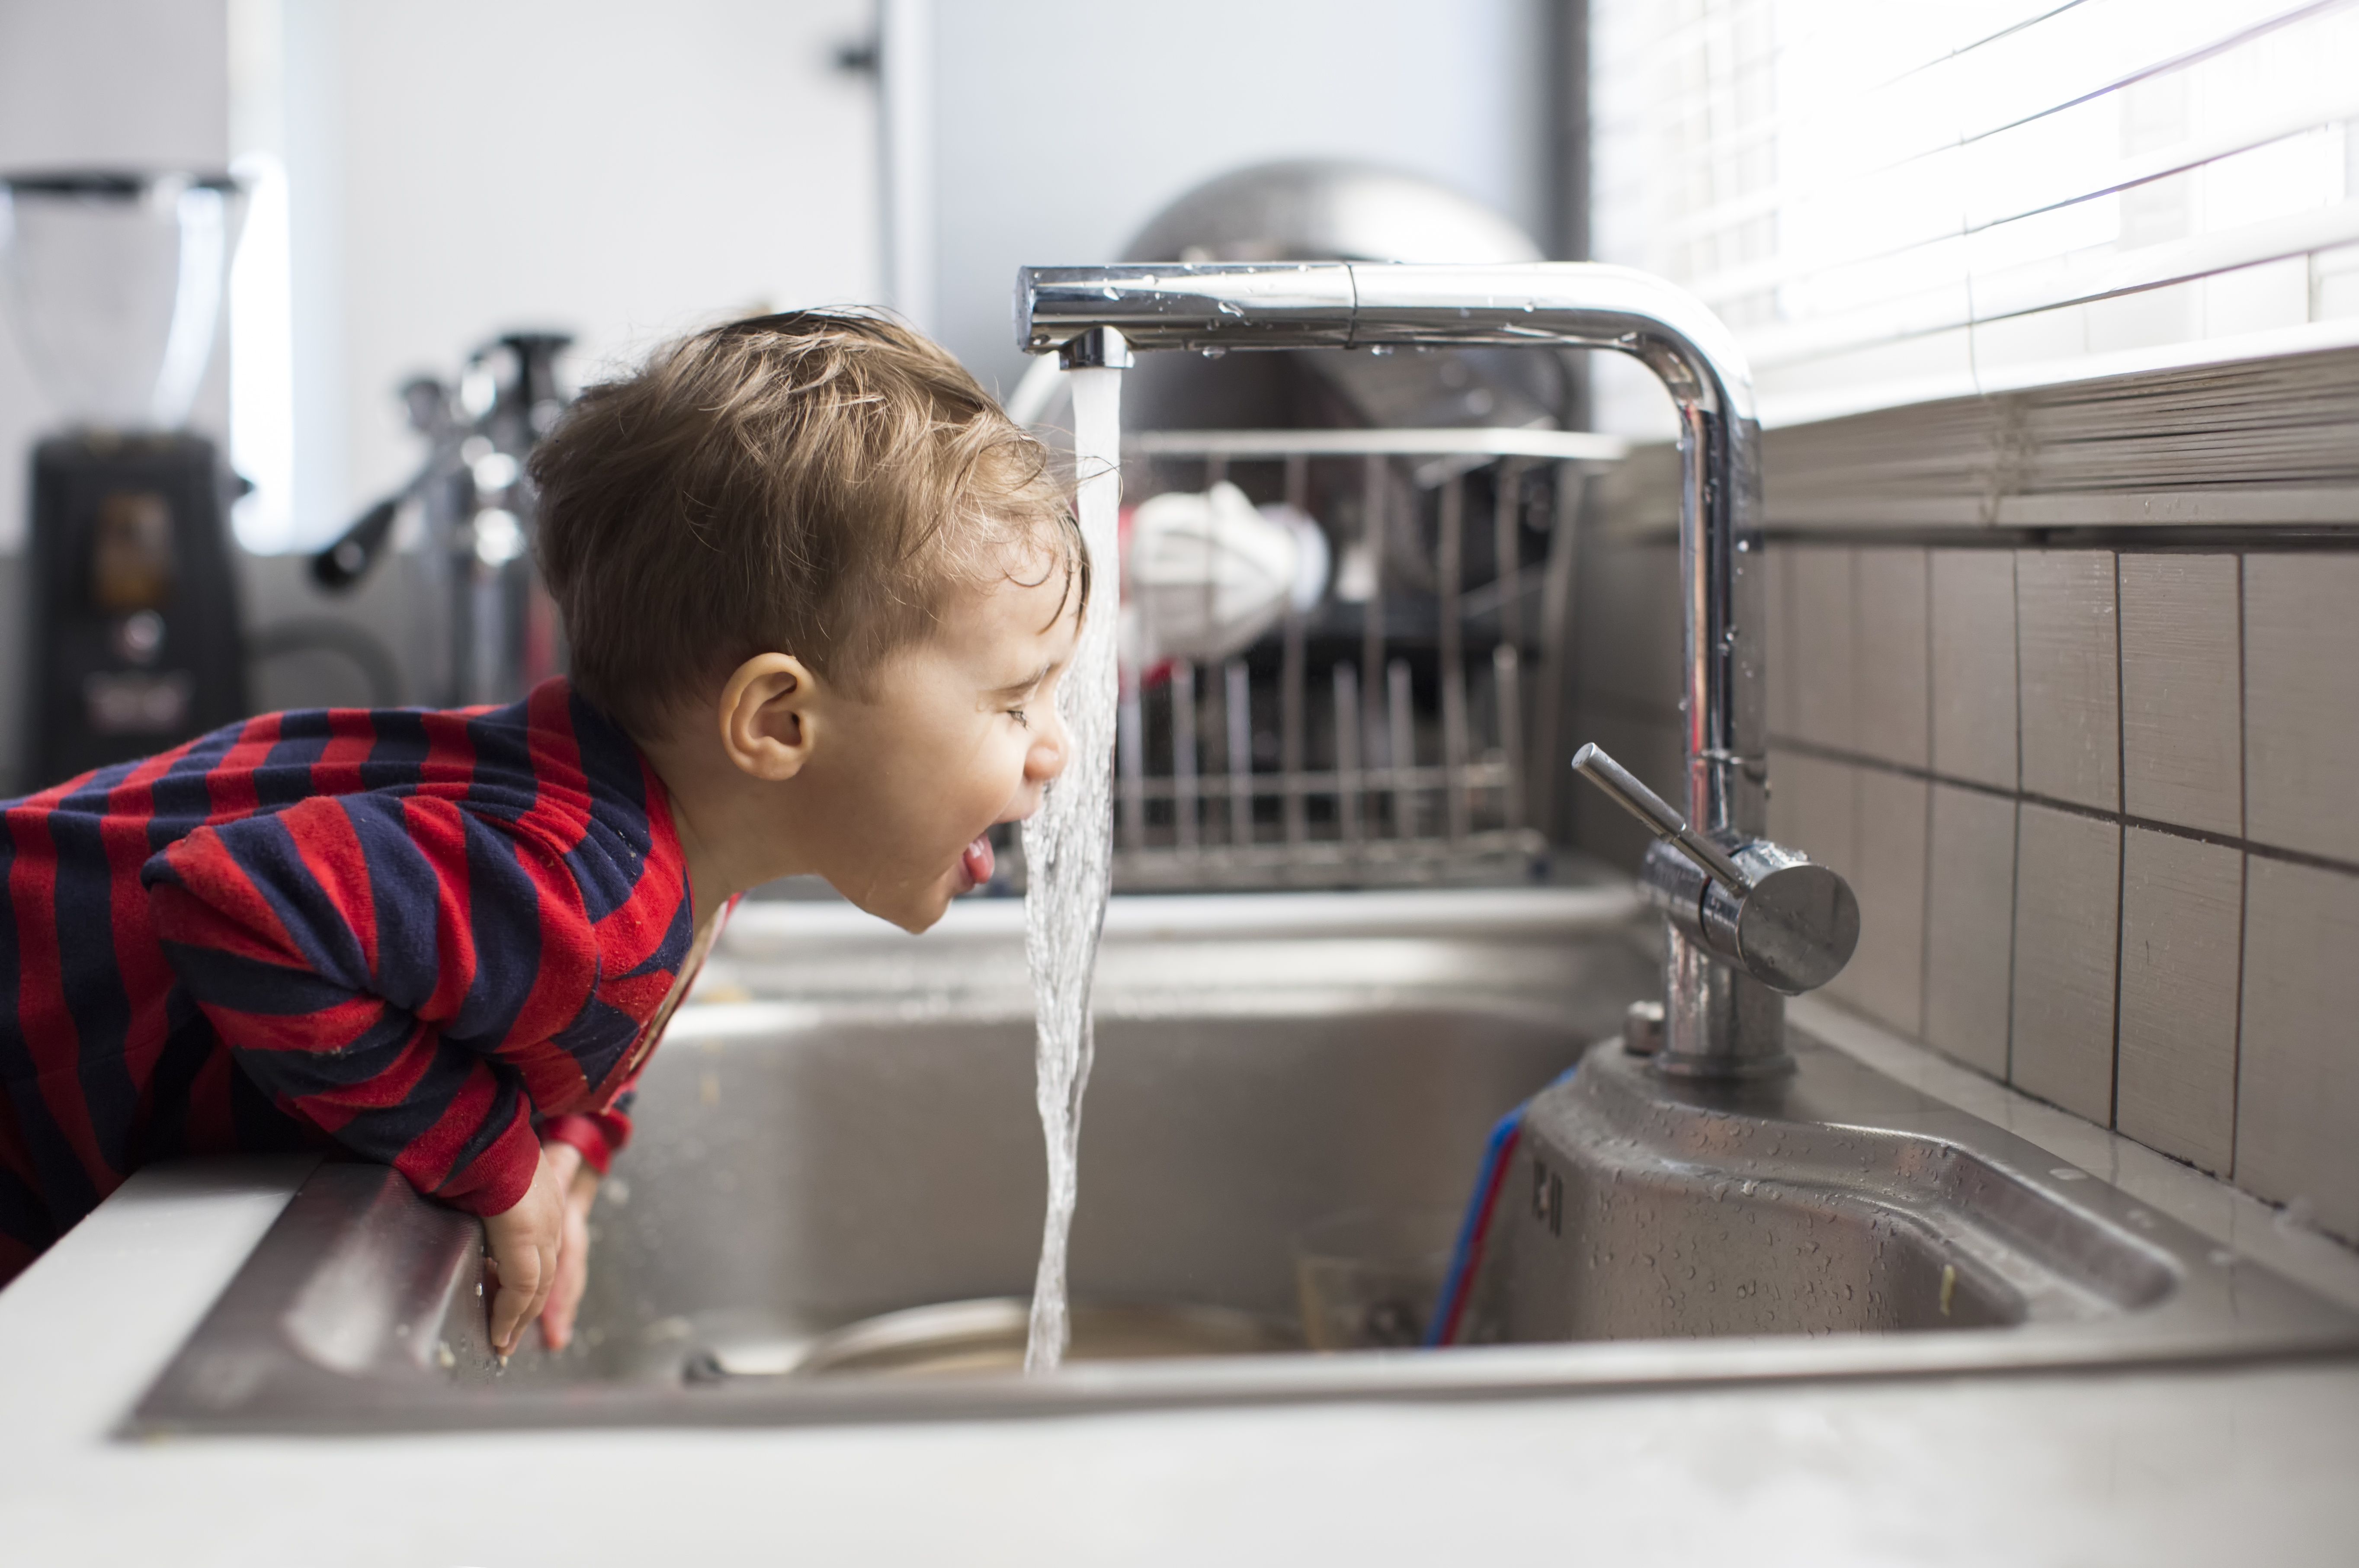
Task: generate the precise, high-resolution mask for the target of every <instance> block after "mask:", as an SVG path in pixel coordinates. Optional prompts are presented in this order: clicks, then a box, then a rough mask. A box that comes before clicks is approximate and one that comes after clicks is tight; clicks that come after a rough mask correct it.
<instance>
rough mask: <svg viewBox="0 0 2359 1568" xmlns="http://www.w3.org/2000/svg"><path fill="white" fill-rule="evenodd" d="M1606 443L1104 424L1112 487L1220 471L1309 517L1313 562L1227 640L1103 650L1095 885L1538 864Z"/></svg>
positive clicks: (1490, 874)
mask: <svg viewBox="0 0 2359 1568" xmlns="http://www.w3.org/2000/svg"><path fill="white" fill-rule="evenodd" d="M1623 450H1624V448H1623V443H1622V442H1621V441H1618V440H1616V439H1615V438H1613V437H1610V436H1603V435H1596V434H1591V433H1588V432H1571V431H1558V430H1499V429H1441V430H1159V431H1141V432H1134V433H1132V434H1130V435H1128V436H1126V437H1125V441H1124V469H1125V475H1124V477H1125V506H1127V505H1130V504H1131V503H1133V502H1135V501H1138V500H1143V499H1145V498H1147V497H1148V496H1151V495H1155V494H1158V493H1159V492H1161V491H1164V490H1169V489H1175V488H1187V487H1193V488H1198V489H1209V488H1210V487H1211V486H1212V485H1214V484H1217V483H1219V482H1221V481H1222V480H1224V479H1225V480H1229V481H1231V482H1233V483H1235V484H1237V485H1240V487H1242V488H1245V490H1246V491H1247V493H1248V494H1249V495H1253V496H1254V498H1256V500H1284V501H1286V502H1288V503H1289V504H1291V505H1292V506H1296V507H1298V508H1299V509H1301V510H1302V511H1304V512H1306V513H1308V514H1309V515H1310V516H1311V517H1313V518H1314V519H1315V520H1317V521H1318V523H1319V525H1320V527H1321V530H1322V531H1323V532H1324V533H1325V534H1326V535H1327V538H1328V544H1329V553H1330V559H1331V561H1334V562H1336V563H1337V564H1336V568H1335V570H1334V571H1332V572H1331V573H1330V583H1329V585H1328V589H1327V591H1326V593H1325V594H1324V596H1323V597H1322V599H1321V602H1320V603H1319V604H1317V605H1316V606H1315V607H1313V608H1311V609H1310V610H1308V611H1295V610H1291V609H1289V611H1288V613H1287V615H1285V617H1284V618H1283V620H1282V621H1281V622H1280V624H1279V625H1278V626H1276V627H1275V628H1273V629H1272V630H1271V631H1270V632H1269V633H1267V634H1266V635H1265V636H1264V637H1262V639H1261V640H1260V641H1258V642H1256V644H1255V645H1254V646H1252V647H1251V648H1247V649H1245V651H1244V652H1243V653H1241V654H1239V655H1237V656H1236V657H1234V658H1231V659H1226V660H1224V661H1223V662H1221V663H1220V664H1219V665H1217V666H1200V665H1197V664H1194V663H1190V662H1186V661H1180V662H1174V663H1172V664H1170V665H1169V666H1168V667H1164V668H1161V669H1158V670H1147V671H1141V670H1134V669H1129V668H1125V670H1123V672H1122V694H1121V708H1120V711H1119V714H1118V717H1117V724H1116V753H1115V778H1114V809H1115V833H1114V848H1115V855H1114V885H1115V887H1119V888H1123V889H1125V890H1132V891H1147V890H1156V889H1163V890H1172V889H1184V888H1200V887H1201V888H1230V889H1236V888H1253V887H1369V886H1397V885H1402V884H1417V883H1497V882H1503V881H1522V880H1527V879H1529V878H1530V877H1533V876H1535V875H1537V874H1538V873H1539V872H1540V871H1541V870H1543V869H1544V867H1545V865H1546V859H1545V857H1546V855H1547V853H1548V839H1547V836H1546V834H1545V833H1544V831H1543V826H1544V824H1546V823H1547V822H1549V820H1550V810H1551V802H1552V800H1553V797H1554V790H1555V788H1556V784H1557V780H1556V779H1555V777H1554V774H1555V772H1556V769H1555V768H1549V767H1548V766H1546V764H1547V762H1548V759H1549V758H1553V757H1555V756H1556V754H1557V752H1558V751H1559V750H1560V714H1561V711H1562V708H1563V705H1564V700H1565V691H1566V670H1565V659H1566V654H1567V648H1568V643H1567V621H1568V618H1569V615H1570V611H1571V602H1572V587H1573V572H1574V567H1575V561H1576V555H1575V545H1576V537H1575V533H1576V528H1577V527H1578V519H1579V515H1580V510H1581V502H1582V495H1583V493H1584V487H1585V485H1586V484H1587V482H1588V480H1589V478H1590V477H1591V475H1592V474H1593V473H1594V472H1595V471H1597V470H1598V469H1600V468H1601V467H1603V466H1604V465H1606V464H1609V463H1613V462H1614V461H1615V460H1616V459H1618V458H1619V457H1620V456H1621V455H1622V453H1623ZM1484 511H1487V513H1488V517H1487V519H1485V518H1484V517H1482V515H1481V514H1482V513H1483V512H1484ZM1470 514H1473V515H1472V516H1470ZM1486 520H1487V528H1485V527H1484V524H1485V521H1486ZM1535 760H1537V761H1538V763H1539V764H1540V766H1539V767H1537V768H1536V767H1535V766H1534V763H1535Z"/></svg>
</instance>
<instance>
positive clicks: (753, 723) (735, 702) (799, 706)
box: [719, 653, 820, 784]
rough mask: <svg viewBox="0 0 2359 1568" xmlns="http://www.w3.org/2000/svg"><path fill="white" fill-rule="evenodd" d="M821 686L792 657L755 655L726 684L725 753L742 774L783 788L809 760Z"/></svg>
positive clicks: (723, 689) (722, 709)
mask: <svg viewBox="0 0 2359 1568" xmlns="http://www.w3.org/2000/svg"><path fill="white" fill-rule="evenodd" d="M819 696H820V681H819V677H817V676H816V675H813V674H812V673H811V671H810V669H809V668H808V667H807V666H805V665H804V663H803V661H802V660H801V659H797V658H796V657H795V656H794V655H792V654H790V653H757V654H756V655H755V656H754V657H753V658H751V659H747V660H746V661H745V663H743V664H741V665H739V666H738V667H737V668H736V669H735V670H732V671H731V672H730V675H729V679H728V680H727V681H723V683H722V687H721V705H720V713H719V718H720V721H721V749H722V750H723V751H725V752H727V753H728V754H729V760H730V761H731V762H732V763H734V764H735V765H736V767H737V768H738V770H739V771H741V772H743V773H746V774H750V775H751V776H753V777H754V778H756V779H764V780H766V781H767V782H769V783H773V784H776V783H782V782H784V781H785V780H787V779H792V778H793V777H794V776H795V775H796V774H798V773H799V772H801V771H802V770H803V765H804V764H805V763H807V762H809V761H810V753H811V740H812V727H813V726H812V720H813V718H814V716H815V712H816V710H817V709H818V707H819V706H820V702H819Z"/></svg>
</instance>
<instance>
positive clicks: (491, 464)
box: [311, 332, 573, 707]
mask: <svg viewBox="0 0 2359 1568" xmlns="http://www.w3.org/2000/svg"><path fill="white" fill-rule="evenodd" d="M572 342H573V340H572V339H571V337H569V336H567V335H566V334H564V333H562V332H508V333H506V334H504V335H503V336H500V337H498V338H495V339H494V340H492V341H491V342H490V343H485V344H484V346H483V347H482V348H480V349H478V350H476V351H475V353H474V354H472V355H470V356H469V358H468V360H467V363H466V365H464V366H463V367H462V370H461V371H460V374H459V377H458V379H457V380H456V381H454V382H452V383H450V384H448V385H446V384H444V383H443V382H440V381H438V380H436V379H434V378H433V377H431V376H420V377H419V378H418V379H416V380H414V381H411V382H410V383H409V384H408V386H406V387H403V388H402V400H403V402H404V403H405V404H406V405H407V407H408V411H409V423H410V428H411V429H412V430H416V431H417V432H418V433H419V435H421V436H423V437H425V438H426V442H427V452H426V460H425V461H424V462H423V463H419V466H418V470H417V472H416V473H415V474H411V475H410V477H409V479H408V482H407V483H406V484H404V485H402V486H401V487H400V488H399V489H397V490H396V491H395V492H393V494H391V495H387V496H386V497H385V498H384V499H383V500H381V501H379V502H377V503H376V504H375V506H371V507H370V508H369V509H368V510H367V511H365V512H364V513H362V514H361V516H360V517H359V519H358V520H357V521H355V522H354V523H353V525H352V527H350V528H347V529H345V530H344V532H343V534H342V537H340V538H339V539H337V540H336V542H335V543H333V544H332V545H330V546H329V547H328V548H327V549H326V550H322V551H321V552H320V553H319V554H318V555H317V556H315V557H313V558H312V561H311V575H312V579H313V581H315V582H317V583H319V584H320V586H321V587H322V588H326V589H329V590H330V591H332V592H336V591H342V590H344V589H348V588H350V587H352V586H353V584H355V583H358V582H359V581H360V580H361V578H362V577H364V576H365V575H366V574H367V573H368V572H370V571H371V570H372V569H373V568H374V567H375V565H376V563H377V561H378V559H379V558H380V557H381V556H382V555H383V554H384V553H385V552H386V549H387V548H388V546H389V545H390V544H391V543H392V542H393V539H394V535H395V524H396V523H397V520H398V519H399V517H400V516H401V513H402V511H403V509H404V508H405V507H408V506H416V507H417V508H418V511H419V517H420V519H421V521H422V524H423V527H422V528H421V530H420V535H421V538H420V544H421V548H419V550H415V551H411V552H408V555H409V565H410V566H411V568H412V570H413V571H414V572H415V574H416V581H415V583H413V584H412V588H413V591H414V592H413V604H414V605H415V612H416V615H417V619H418V622H419V626H418V633H419V635H418V637H417V638H416V640H415V644H414V646H413V650H412V654H413V658H415V659H418V660H419V662H420V663H421V664H422V665H423V666H424V668H423V669H421V670H419V671H418V684H419V686H420V687H421V688H422V689H423V691H424V692H425V694H426V697H427V700H428V701H429V702H435V703H438V704H440V705H442V706H445V707H461V706H465V705H468V704H471V703H480V702H512V701H514V700H515V699H516V698H517V697H520V696H522V695H524V693H525V692H526V691H528V690H529V689H531V687H532V686H533V685H534V684H535V683H537V682H538V681H543V680H546V679H547V678H549V676H551V675H554V674H556V673H558V671H559V670H560V669H562V668H563V662H564V661H563V658H562V654H561V651H560V628H559V626H558V620H557V610H556V606H555V605H554V604H552V603H550V601H549V594H548V593H547V591H546V590H545V589H543V588H542V586H541V584H540V580H539V577H538V574H537V573H536V572H535V571H534V570H533V564H532V541H533V534H534V512H535V508H534V495H533V490H532V482H531V480H530V478H529V477H528V476H527V474H526V473H525V466H524V464H525V459H526V458H527V456H528V455H530V453H531V452H532V448H533V443H534V442H536V441H538V440H539V439H540V438H541V437H542V436H544V435H546V434H547V433H548V432H549V427H550V426H552V425H554V424H555V423H556V422H557V417H558V415H559V414H560V413H562V412H563V411H564V408H565V395H564V392H563V390H562V387H561V385H560V380H559V376H558V356H559V355H560V354H562V353H563V352H564V351H565V350H566V349H567V348H568V347H569V346H571V343H572Z"/></svg>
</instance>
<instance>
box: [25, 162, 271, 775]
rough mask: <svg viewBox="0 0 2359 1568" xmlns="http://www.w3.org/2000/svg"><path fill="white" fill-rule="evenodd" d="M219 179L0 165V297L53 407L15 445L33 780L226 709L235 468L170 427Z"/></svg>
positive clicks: (230, 202)
mask: <svg viewBox="0 0 2359 1568" xmlns="http://www.w3.org/2000/svg"><path fill="white" fill-rule="evenodd" d="M236 195H237V190H236V187H235V185H234V182H233V181H232V180H230V179H229V178H228V177H227V176H225V175H214V174H199V173H185V172H182V173H145V172H71V173H55V174H19V175H11V176H5V177H0V299H5V301H6V307H5V309H6V312H7V314H9V315H10V316H11V317H13V318H14V320H15V321H16V329H17V336H18V340H19V341H20V342H21V343H22V344H23V345H24V349H25V353H26V357H27V360H29V361H30V362H31V364H32V365H33V367H34V370H35V373H36V375H37V376H38V378H39V380H40V382H41V383H42V385H43V386H44V387H45V388H46V390H47V391H48V392H49V396H50V397H51V398H52V399H53V400H54V402H55V403H56V405H57V407H58V409H59V412H60V414H61V415H62V417H63V422H64V428H63V430H61V431H60V433H58V434H56V435H53V436H50V437H49V438H48V439H46V440H44V441H40V442H39V443H38V445H36V447H35V448H34V452H33V474H32V510H31V514H30V560H29V562H28V564H29V566H30V595H29V597H30V600H31V604H30V614H29V615H28V621H29V632H30V641H31V654H32V657H31V659H30V666H31V673H32V681H33V689H32V692H31V701H30V702H27V718H28V723H29V729H30V734H29V735H27V746H26V760H27V779H28V781H29V782H30V783H31V784H32V785H33V786H34V787H36V788H38V787H43V786H46V785H49V784H53V783H56V782H58V781H59V780H60V779H69V778H71V777H73V776H75V775H77V774H80V773H82V772H84V771H86V770H88V769H90V768H99V767H103V766H105V765H106V764H108V763H114V762H121V761H125V760H127V759H129V758H132V757H144V756H147V755H149V754H151V753H154V752H158V751H163V750H167V749H168V748H169V747H171V746H177V745H179V743H180V742H182V741H185V740H188V739H190V737H192V736H194V735H201V734H202V733H203V732H205V731H206V730H209V729H212V728H215V727H217V726H219V725H221V724H227V723H229V722H231V721H232V720H234V719H237V718H239V717H242V716H243V715H244V714H245V710H246V701H245V653H244V648H243V644H242V639H241V636H240V631H239V620H238V606H237V593H236V581H235V575H234V571H233V568H232V563H231V560H230V551H229V540H228V534H227V530H226V528H225V519H226V517H227V514H228V506H229V503H230V501H231V500H232V499H233V497H234V487H235V486H236V485H238V481H237V480H236V479H235V478H234V475H232V474H230V473H229V471H228V469H227V467H226V466H225V465H224V464H223V462H222V460H221V456H220V454H219V452H217V451H216V450H215V448H214V446H213V443H212V442H211V441H207V440H205V439H204V438H203V437H201V436H198V435H194V434H192V433H190V431H189V430H187V428H186V422H187V419H188V417H189V410H190V406H191V405H192V404H193V403H194V402H195V400H196V397H197V391H198V387H199V386H200V384H201V382H202V380H203V377H204V372H205V364H206V361H207V360H208V359H210V358H211V356H212V343H213V337H214V327H215V324H216V322H217V321H218V320H219V317H220V310H221V300H222V293H223V283H224V280H225V277H226V273H227V267H228V260H229V252H230V242H231V238H232V230H233V227H234V221H235V218H236V216H237V212H236V207H237V203H236Z"/></svg>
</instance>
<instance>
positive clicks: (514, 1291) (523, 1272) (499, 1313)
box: [492, 1246, 550, 1356]
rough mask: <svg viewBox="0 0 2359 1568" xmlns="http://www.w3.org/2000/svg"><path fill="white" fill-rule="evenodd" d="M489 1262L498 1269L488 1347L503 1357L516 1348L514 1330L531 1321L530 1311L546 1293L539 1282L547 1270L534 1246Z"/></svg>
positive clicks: (517, 1249)
mask: <svg viewBox="0 0 2359 1568" xmlns="http://www.w3.org/2000/svg"><path fill="white" fill-rule="evenodd" d="M493 1263H494V1265H495V1267H496V1268H497V1269H499V1274H500V1290H499V1294H498V1295H497V1296H495V1297H494V1298H493V1300H492V1348H493V1349H494V1350H496V1351H498V1352H499V1353H500V1354H501V1355H502V1356H506V1355H509V1354H511V1353H512V1352H514V1351H515V1349H516V1337H517V1332H516V1331H517V1330H519V1329H521V1328H522V1327H523V1326H524V1325H525V1324H526V1323H530V1322H531V1321H532V1316H533V1314H532V1312H531V1310H530V1309H532V1308H535V1307H537V1306H538V1304H539V1301H540V1298H541V1297H543V1296H545V1295H547V1294H548V1291H547V1290H546V1289H545V1288H544V1287H543V1281H544V1280H546V1279H548V1278H549V1273H550V1270H549V1265H548V1263H547V1262H546V1261H545V1260H544V1258H542V1255H541V1249H540V1248H539V1247H529V1246H527V1247H516V1248H513V1249H511V1250H510V1251H509V1253H508V1254H507V1255H506V1256H496V1255H495V1257H494V1258H493Z"/></svg>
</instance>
